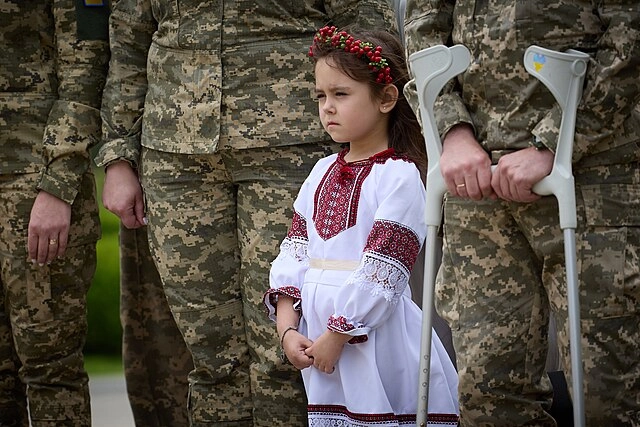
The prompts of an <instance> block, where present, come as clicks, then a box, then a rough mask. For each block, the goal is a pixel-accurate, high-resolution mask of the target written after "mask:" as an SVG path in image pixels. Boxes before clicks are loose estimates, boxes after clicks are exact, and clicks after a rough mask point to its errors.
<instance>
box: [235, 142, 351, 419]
mask: <svg viewBox="0 0 640 427" xmlns="http://www.w3.org/2000/svg"><path fill="white" fill-rule="evenodd" d="M337 149H338V145H337V144H335V143H326V144H308V145H300V146H291V147H278V148H275V149H255V150H235V151H232V152H230V153H225V162H226V163H227V164H228V165H229V169H230V170H233V171H234V172H237V173H236V175H237V176H238V179H237V181H236V182H237V183H238V185H239V186H238V235H239V239H240V254H241V260H242V266H241V273H240V275H241V283H242V289H243V294H242V295H243V306H244V317H245V322H246V331H247V340H248V343H249V347H250V349H251V371H250V372H251V389H252V395H253V407H254V426H256V427H258V426H264V427H266V426H276V425H278V426H304V425H307V410H306V404H307V401H306V396H305V394H304V386H303V384H302V378H301V376H300V372H299V371H298V370H296V369H295V368H294V367H293V366H291V365H290V364H284V363H283V362H282V360H281V359H280V357H279V355H280V350H279V345H280V344H279V341H278V337H277V334H276V328H275V324H274V323H273V322H271V321H270V320H269V319H268V318H267V316H266V311H265V308H264V304H263V303H262V298H263V295H264V292H265V291H266V290H267V289H268V287H269V270H270V266H271V262H272V261H273V260H274V259H275V257H276V256H277V254H278V250H279V246H280V243H281V241H282V239H283V238H284V237H285V236H286V233H287V229H288V227H289V225H290V224H291V219H292V213H293V210H292V207H293V201H294V199H295V197H296V196H297V194H298V191H299V190H300V186H301V185H302V182H303V181H304V179H305V178H306V177H307V176H308V174H309V172H310V171H311V168H312V167H313V165H314V164H315V163H316V162H317V161H318V160H319V159H321V158H323V157H326V156H327V155H329V154H330V153H332V152H334V151H335V150H337Z"/></svg>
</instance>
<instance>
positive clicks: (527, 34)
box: [405, 0, 640, 163]
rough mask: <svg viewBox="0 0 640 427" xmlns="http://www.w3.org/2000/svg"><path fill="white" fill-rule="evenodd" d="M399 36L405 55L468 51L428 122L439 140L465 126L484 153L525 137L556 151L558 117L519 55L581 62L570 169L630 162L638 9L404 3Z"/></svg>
mask: <svg viewBox="0 0 640 427" xmlns="http://www.w3.org/2000/svg"><path fill="white" fill-rule="evenodd" d="M405 37H406V43H407V50H408V53H409V54H411V53H413V52H416V51H418V50H421V49H424V48H426V47H428V46H431V45H437V44H447V43H450V44H463V45H465V46H466V47H468V48H469V50H470V51H471V57H472V59H471V65H470V67H469V68H468V70H467V71H466V72H465V73H463V74H462V75H460V76H459V77H458V79H457V81H456V84H451V85H450V86H449V87H448V88H447V90H446V93H444V94H442V95H441V96H440V97H439V99H438V101H437V102H436V109H435V115H436V120H437V122H438V128H439V131H440V133H441V134H444V133H446V131H448V130H449V129H450V128H451V127H452V126H453V125H455V124H456V123H459V122H466V123H470V124H472V125H473V126H474V128H475V132H476V137H477V138H478V140H479V141H480V142H481V143H482V144H483V145H484V148H485V149H486V150H487V151H494V150H512V149H518V148H524V147H527V146H528V144H529V143H530V141H531V139H532V134H534V135H536V136H537V137H538V138H539V139H540V140H541V141H542V142H543V143H544V144H545V145H546V146H547V147H549V148H550V149H552V150H553V149H554V148H555V146H556V143H557V134H558V128H559V126H560V118H561V109H560V107H559V106H557V104H555V101H554V99H553V97H552V95H551V93H550V92H549V91H548V90H547V89H546V87H544V85H542V84H540V83H539V82H538V81H537V79H535V78H534V77H531V76H530V75H529V74H528V73H527V72H526V70H525V69H524V66H523V57H524V52H525V49H526V48H527V47H529V46H530V45H532V44H536V45H538V46H541V47H545V48H548V49H552V50H557V51H565V50H567V49H569V48H572V49H576V50H580V51H583V52H585V53H588V54H589V55H590V57H591V58H590V61H589V65H588V70H587V75H586V78H585V85H584V91H583V96H582V100H581V103H580V105H579V109H578V116H577V123H576V139H575V145H574V161H578V160H580V159H583V161H585V162H594V163H598V162H603V163H612V162H613V163H616V162H630V161H637V160H639V159H640V146H639V142H638V141H639V139H640V109H639V108H638V103H639V101H640V2H639V1H629V0H618V1H585V0H572V1H557V0H544V1H536V2H520V1H491V2H487V1H457V2H456V1H453V0H449V1H420V0H408V1H407V10H406V17H405ZM605 152H606V154H605ZM587 157H590V158H589V159H587Z"/></svg>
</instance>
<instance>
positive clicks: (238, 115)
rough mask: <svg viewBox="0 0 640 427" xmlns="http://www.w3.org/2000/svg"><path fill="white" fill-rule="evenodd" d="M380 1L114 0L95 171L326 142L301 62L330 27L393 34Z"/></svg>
mask: <svg viewBox="0 0 640 427" xmlns="http://www.w3.org/2000/svg"><path fill="white" fill-rule="evenodd" d="M394 19H395V17H394V12H393V10H392V8H391V6H390V4H389V3H388V1H387V0H360V1H358V0H324V1H323V0H295V1H282V0H255V1H225V0H215V1H214V0H207V1H203V0H175V1H166V0H119V1H115V2H114V5H113V8H112V15H111V21H110V31H111V33H110V34H111V51H112V59H111V63H110V69H109V76H108V79H107V86H106V88H105V94H104V99H103V108H102V117H103V121H104V125H103V136H104V139H105V141H104V144H103V146H102V147H101V150H100V153H99V155H98V156H97V157H96V163H97V164H98V165H106V164H108V163H109V162H110V161H113V160H116V159H126V160H128V161H130V162H132V163H133V164H136V162H137V160H138V155H139V150H140V146H145V147H149V148H153V149H157V150H162V151H167V152H173V153H186V154H196V153H200V154H206V153H213V152H215V151H216V150H217V149H218V148H230V147H231V148H236V149H244V148H253V147H269V146H281V145H291V144H300V143H309V142H318V141H323V140H326V139H327V138H328V137H327V136H326V134H325V133H324V131H323V130H322V127H321V125H320V122H319V120H318V118H317V114H318V111H317V105H315V103H314V102H313V99H312V97H311V93H312V92H311V91H312V88H313V82H314V79H313V65H312V62H311V61H310V59H309V58H308V57H307V53H308V49H309V45H310V44H311V41H312V39H313V36H314V34H315V32H316V30H317V29H318V28H320V27H322V26H324V25H326V24H328V23H333V24H334V25H336V26H338V27H341V26H345V25H348V24H358V25H362V26H376V27H379V28H393V29H395V28H396V24H395V22H394Z"/></svg>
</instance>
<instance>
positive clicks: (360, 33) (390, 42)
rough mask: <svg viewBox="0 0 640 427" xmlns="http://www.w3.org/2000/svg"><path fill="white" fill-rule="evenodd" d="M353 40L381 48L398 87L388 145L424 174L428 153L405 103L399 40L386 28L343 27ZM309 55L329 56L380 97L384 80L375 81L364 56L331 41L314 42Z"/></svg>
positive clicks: (404, 73) (315, 57)
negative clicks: (381, 29) (409, 160)
mask: <svg viewBox="0 0 640 427" xmlns="http://www.w3.org/2000/svg"><path fill="white" fill-rule="evenodd" d="M339 31H346V32H347V33H349V35H351V36H353V37H354V39H356V40H358V39H359V40H362V41H363V42H369V43H371V44H373V45H374V46H381V47H382V52H381V54H382V57H383V58H385V59H386V60H387V64H388V65H389V67H390V68H391V77H392V79H393V82H392V84H393V85H395V86H396V88H397V89H398V99H397V102H396V105H395V107H394V108H393V110H392V111H391V112H390V113H389V114H390V117H389V131H388V132H389V133H388V136H389V147H391V148H393V149H395V151H396V152H397V153H398V154H402V155H405V156H406V157H408V158H409V159H411V160H412V161H413V162H415V164H416V165H417V167H418V169H419V170H420V172H421V175H424V173H425V171H426V167H427V153H426V148H425V144H424V138H423V135H422V129H421V128H420V123H419V122H418V120H417V119H416V116H415V114H414V112H413V110H412V109H411V106H410V105H409V103H408V102H407V100H406V98H405V97H404V94H403V93H402V90H403V88H404V86H405V84H406V83H407V82H408V81H409V73H408V69H407V63H406V60H405V55H404V49H403V47H402V43H401V42H400V40H399V39H398V37H396V36H395V35H393V34H390V33H388V32H386V31H378V30H362V29H357V28H345V29H343V30H339ZM310 54H312V58H313V60H314V61H316V62H317V61H318V60H319V59H323V58H330V59H331V63H332V64H334V65H335V66H336V67H337V68H338V69H339V70H340V71H342V72H343V73H345V74H346V75H347V76H349V77H351V78H352V79H354V80H357V81H360V82H367V83H368V84H369V87H370V88H371V93H372V95H373V96H374V97H377V98H382V90H383V88H384V87H385V84H384V83H377V82H376V77H377V75H378V73H377V72H374V71H372V70H371V69H370V68H369V65H368V63H367V60H366V58H365V57H358V56H357V55H356V54H354V53H351V52H347V51H345V50H343V49H339V48H336V47H333V46H332V45H331V44H330V43H321V42H314V43H313V44H312V45H311V48H310Z"/></svg>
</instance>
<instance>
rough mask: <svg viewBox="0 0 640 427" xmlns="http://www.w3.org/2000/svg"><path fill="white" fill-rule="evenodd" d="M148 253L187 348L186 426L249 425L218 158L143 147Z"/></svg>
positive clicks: (238, 302) (233, 253) (231, 242)
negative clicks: (189, 363) (189, 366)
mask: <svg viewBox="0 0 640 427" xmlns="http://www.w3.org/2000/svg"><path fill="white" fill-rule="evenodd" d="M141 172H142V173H141V177H142V184H143V187H144V189H145V194H146V200H147V206H148V219H149V235H150V244H151V252H152V254H153V256H154V259H155V261H156V265H157V266H158V271H159V273H160V277H161V278H162V281H163V284H164V289H165V293H166V295H167V299H168V301H169V306H170V307H171V310H172V312H173V315H174V317H175V319H176V323H177V325H178V327H179V329H180V330H181V332H182V335H183V336H184V338H185V341H186V343H187V346H188V348H189V350H190V352H191V354H192V357H193V361H194V366H195V368H194V370H193V371H192V372H191V373H190V374H189V389H190V395H189V408H190V409H189V411H190V417H191V420H190V421H191V424H192V426H201V425H213V424H214V425H216V426H220V427H225V426H251V425H252V421H251V417H252V415H251V411H252V404H251V391H250V384H249V351H248V348H247V343H246V338H245V325H244V320H243V316H242V298H241V295H240V285H239V282H238V270H239V256H238V244H237V239H238V238H237V234H236V197H235V194H236V190H235V188H234V186H233V185H232V184H231V183H230V181H229V177H228V175H227V173H226V171H225V170H224V165H223V164H222V161H221V159H220V157H219V156H217V155H212V156H195V155H176V154H171V153H162V152H158V151H153V150H143V153H142V162H141Z"/></svg>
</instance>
